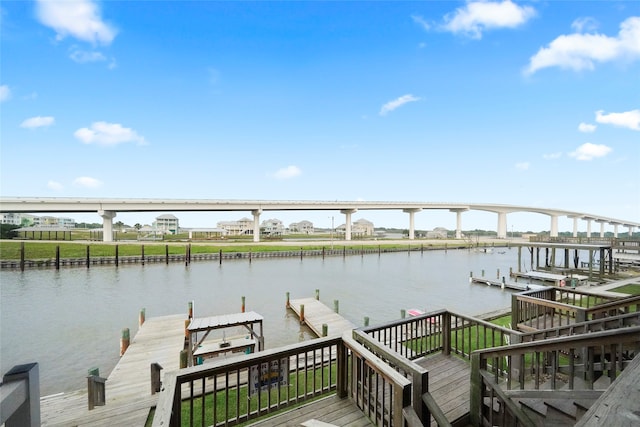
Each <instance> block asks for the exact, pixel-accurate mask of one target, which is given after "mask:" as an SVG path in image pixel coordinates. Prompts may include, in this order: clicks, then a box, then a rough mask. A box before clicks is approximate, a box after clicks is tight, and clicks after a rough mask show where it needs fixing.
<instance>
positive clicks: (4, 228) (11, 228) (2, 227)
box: [0, 224, 20, 239]
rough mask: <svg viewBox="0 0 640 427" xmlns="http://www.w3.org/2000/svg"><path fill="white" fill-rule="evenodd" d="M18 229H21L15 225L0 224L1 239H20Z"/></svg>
mask: <svg viewBox="0 0 640 427" xmlns="http://www.w3.org/2000/svg"><path fill="white" fill-rule="evenodd" d="M16 228H20V226H19V225H14V224H0V238H1V239H13V238H16V237H18V232H17V231H15V230H16Z"/></svg>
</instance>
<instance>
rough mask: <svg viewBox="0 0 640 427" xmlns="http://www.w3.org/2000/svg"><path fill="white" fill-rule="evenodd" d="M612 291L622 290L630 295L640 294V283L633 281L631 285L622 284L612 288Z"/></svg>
mask: <svg viewBox="0 0 640 427" xmlns="http://www.w3.org/2000/svg"><path fill="white" fill-rule="evenodd" d="M611 291H612V292H621V293H623V294H629V295H640V283H631V284H629V285H624V286H620V287H619V288H613V289H611Z"/></svg>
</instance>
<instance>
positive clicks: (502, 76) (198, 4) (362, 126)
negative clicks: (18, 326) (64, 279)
mask: <svg viewBox="0 0 640 427" xmlns="http://www.w3.org/2000/svg"><path fill="white" fill-rule="evenodd" d="M0 17H1V20H2V21H1V47H0V48H1V51H0V53H1V61H2V62H1V75H0V100H1V104H0V108H1V126H2V129H1V131H0V132H1V134H0V136H1V153H0V154H1V171H0V174H1V175H0V178H1V194H2V196H22V197H109V198H147V197H150V198H171V199H192V198H193V199H268V200H368V201H378V200H385V201H427V202H461V203H466V202H469V203H473V202H476V203H503V204H515V205H526V206H538V207H546V208H557V209H563V210H573V211H580V212H588V213H592V214H596V215H602V216H608V217H612V218H618V219H623V220H627V221H636V222H637V221H640V172H638V167H639V165H640V3H638V2H637V1H598V2H596V1H582V2H581V1H531V2H524V1H523V2H515V1H514V2H511V1H483V2H474V1H471V2H454V1H444V2H437V1H436V2H432V1H430V2H360V1H354V2H322V3H321V2H213V1H211V2H209V1H193V2H186V1H180V2H172V1H103V2H95V1H89V0H83V1H4V2H2V4H1V5H0ZM247 215H248V214H247ZM332 215H333V216H334V217H335V221H336V225H337V224H339V223H342V222H343V221H344V220H343V217H342V216H341V215H340V214H339V213H338V212H336V213H334V214H332V213H326V212H325V213H280V212H277V213H265V214H263V216H262V219H267V218H269V217H277V218H280V219H282V220H283V221H284V222H285V223H287V224H288V223H289V222H293V221H299V220H302V219H309V220H312V221H314V223H315V224H316V225H317V226H318V227H328V226H329V225H330V221H331V220H330V216H332ZM154 216H155V215H153V214H120V215H119V216H118V217H117V218H116V220H122V221H123V222H126V223H135V222H140V223H151V222H152V221H153V217H154ZM177 216H178V217H179V218H181V225H184V226H215V223H216V222H217V221H220V220H232V219H238V218H240V217H241V216H246V215H245V214H244V213H237V214H234V213H211V214H186V213H179V214H177ZM76 217H77V218H78V219H80V220H89V221H92V222H99V220H100V217H98V216H97V215H85V216H81V215H77V216H76ZM358 218H366V219H369V220H371V221H373V222H374V224H375V225H376V226H387V227H392V226H397V227H403V228H406V227H407V226H408V225H407V224H408V215H407V214H403V213H400V212H370V211H365V212H358V213H357V214H355V215H354V216H353V219H354V220H356V219H358ZM507 221H508V229H509V230H511V229H512V228H514V229H515V230H522V231H526V230H532V231H541V230H548V229H549V218H548V217H547V216H542V215H536V214H524V213H522V214H510V215H509V216H508V219H507ZM496 222H497V217H496V215H495V214H491V213H479V212H470V213H467V214H464V215H463V228H465V229H472V228H485V229H495V227H496ZM572 224H573V222H572V220H570V219H567V218H561V219H560V223H559V226H560V230H561V231H562V230H571V229H572ZM437 226H444V227H447V228H454V227H455V214H453V213H449V212H439V211H428V212H427V211H425V212H422V213H419V214H417V215H416V227H417V228H422V229H432V228H434V227H437ZM579 227H580V230H586V223H583V222H581V223H580V225H579ZM611 229H612V228H611V227H608V228H607V230H611ZM595 230H599V226H598V227H595V226H593V225H592V231H595Z"/></svg>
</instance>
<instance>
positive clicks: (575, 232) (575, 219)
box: [573, 216, 578, 237]
mask: <svg viewBox="0 0 640 427" xmlns="http://www.w3.org/2000/svg"><path fill="white" fill-rule="evenodd" d="M573 237H578V217H575V216H574V217H573Z"/></svg>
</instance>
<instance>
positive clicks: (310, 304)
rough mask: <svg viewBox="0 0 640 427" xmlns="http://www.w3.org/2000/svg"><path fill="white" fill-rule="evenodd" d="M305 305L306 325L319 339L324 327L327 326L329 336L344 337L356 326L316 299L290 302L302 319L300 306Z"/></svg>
mask: <svg viewBox="0 0 640 427" xmlns="http://www.w3.org/2000/svg"><path fill="white" fill-rule="evenodd" d="M301 305H304V323H305V324H306V325H307V326H308V327H309V328H310V329H311V330H312V331H313V332H314V333H315V334H316V335H317V336H319V337H321V336H322V325H323V324H326V325H327V336H330V337H332V336H337V335H342V333H343V332H345V331H349V330H351V329H354V328H355V327H356V326H355V325H354V324H353V323H351V322H350V321H348V320H347V319H345V318H344V317H342V316H341V315H340V314H338V313H336V312H335V311H334V310H332V309H330V308H329V307H327V306H326V305H324V304H323V303H321V302H320V301H318V300H317V299H315V298H302V299H296V300H291V301H289V308H291V310H293V312H294V313H296V314H297V315H298V317H300V306H301Z"/></svg>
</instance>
